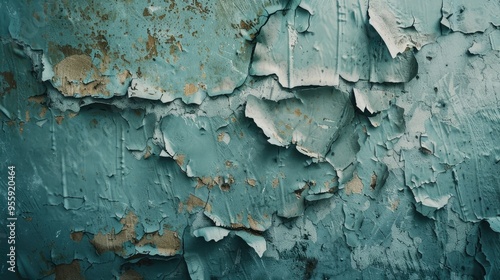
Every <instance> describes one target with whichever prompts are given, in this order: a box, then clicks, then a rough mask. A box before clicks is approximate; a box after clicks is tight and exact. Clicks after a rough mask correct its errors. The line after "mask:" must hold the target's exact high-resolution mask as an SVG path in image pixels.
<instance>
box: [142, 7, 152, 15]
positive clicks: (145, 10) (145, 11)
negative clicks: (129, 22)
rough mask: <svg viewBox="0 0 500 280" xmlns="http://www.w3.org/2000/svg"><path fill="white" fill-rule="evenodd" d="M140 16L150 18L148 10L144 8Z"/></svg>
mask: <svg viewBox="0 0 500 280" xmlns="http://www.w3.org/2000/svg"><path fill="white" fill-rule="evenodd" d="M142 15H143V16H145V17H150V16H152V15H151V13H150V12H149V9H148V8H144V10H143V11H142Z"/></svg>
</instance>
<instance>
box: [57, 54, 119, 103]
mask: <svg viewBox="0 0 500 280" xmlns="http://www.w3.org/2000/svg"><path fill="white" fill-rule="evenodd" d="M89 78H90V79H89ZM52 81H53V82H54V83H55V85H57V86H56V87H57V89H58V90H59V91H61V92H62V94H63V95H65V96H82V97H83V96H95V95H99V94H103V95H106V96H109V95H110V92H109V91H108V90H107V89H106V84H107V83H108V82H109V78H108V77H104V76H101V74H100V72H99V70H98V69H97V68H96V67H95V66H94V65H93V63H92V58H91V57H90V56H88V55H72V56H68V57H66V58H65V59H63V60H62V61H61V62H59V63H58V64H56V65H55V66H54V77H53V78H52Z"/></svg>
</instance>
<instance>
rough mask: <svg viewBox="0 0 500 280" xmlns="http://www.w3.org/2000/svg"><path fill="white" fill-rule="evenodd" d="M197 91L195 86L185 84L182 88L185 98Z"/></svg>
mask: <svg viewBox="0 0 500 280" xmlns="http://www.w3.org/2000/svg"><path fill="white" fill-rule="evenodd" d="M197 91H198V87H197V86H195V85H194V84H186V85H185V86H184V95H185V96H190V95H193V94H195V93H196V92H197Z"/></svg>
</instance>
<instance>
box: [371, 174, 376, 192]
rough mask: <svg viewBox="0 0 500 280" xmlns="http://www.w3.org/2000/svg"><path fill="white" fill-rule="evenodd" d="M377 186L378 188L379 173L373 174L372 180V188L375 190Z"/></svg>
mask: <svg viewBox="0 0 500 280" xmlns="http://www.w3.org/2000/svg"><path fill="white" fill-rule="evenodd" d="M376 186H377V173H375V172H373V174H372V176H371V178H370V188H371V189H372V190H374V189H375V187H376Z"/></svg>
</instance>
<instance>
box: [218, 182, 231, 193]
mask: <svg viewBox="0 0 500 280" xmlns="http://www.w3.org/2000/svg"><path fill="white" fill-rule="evenodd" d="M220 189H221V190H222V191H225V192H228V191H229V190H230V189H231V185H229V184H228V183H222V184H221V185H220Z"/></svg>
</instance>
